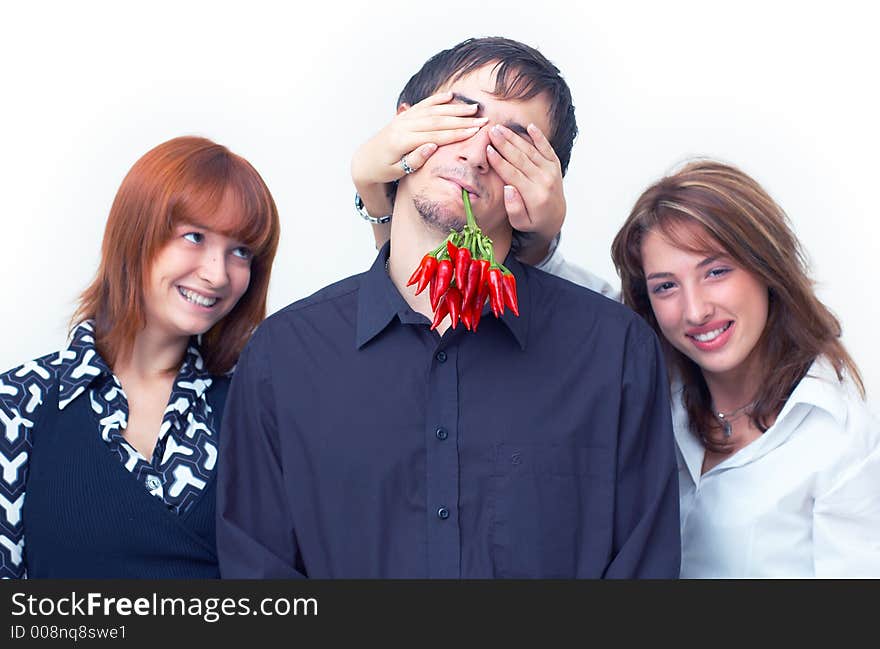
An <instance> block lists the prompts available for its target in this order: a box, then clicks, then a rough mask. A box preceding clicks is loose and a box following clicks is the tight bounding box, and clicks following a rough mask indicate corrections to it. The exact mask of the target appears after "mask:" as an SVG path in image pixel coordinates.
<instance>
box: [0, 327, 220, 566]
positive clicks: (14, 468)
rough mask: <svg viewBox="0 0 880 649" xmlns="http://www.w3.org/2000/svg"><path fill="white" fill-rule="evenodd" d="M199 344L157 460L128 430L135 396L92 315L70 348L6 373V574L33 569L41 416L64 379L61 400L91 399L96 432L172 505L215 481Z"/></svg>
mask: <svg viewBox="0 0 880 649" xmlns="http://www.w3.org/2000/svg"><path fill="white" fill-rule="evenodd" d="M211 382H212V379H211V375H210V374H208V372H207V371H205V368H204V363H203V361H202V357H201V355H200V354H199V350H198V347H197V346H196V345H195V344H191V345H190V346H189V348H188V349H187V352H186V356H185V358H184V361H183V365H182V366H181V368H180V371H179V372H178V374H177V378H176V379H175V381H174V386H173V388H172V389H171V398H170V399H169V401H168V406H167V407H166V408H165V415H164V417H163V419H162V426H161V428H160V429H159V438H158V441H157V442H156V446H155V449H154V450H153V457H152V458H150V459H149V460H148V459H147V458H145V457H144V456H143V455H141V454H140V453H139V452H138V451H137V450H135V449H134V447H132V446H131V445H130V444H129V443H128V442H127V441H125V439H123V437H122V433H123V432H124V430H125V428H126V424H127V421H128V400H127V398H126V396H125V392H123V390H122V386H121V384H120V383H119V379H117V378H116V376H114V374H113V372H112V371H111V370H110V368H109V366H108V365H107V363H106V362H105V361H104V359H102V358H101V356H100V355H99V354H98V352H97V349H96V348H95V340H94V337H93V329H92V326H91V324H90V323H88V322H85V323H82V324H80V325H79V326H78V327H77V328H76V329H75V330H74V331H73V333H72V335H71V340H70V343H69V345H68V346H67V348H66V349H64V350H62V351H60V352H57V353H53V354H48V355H46V356H43V357H41V358H38V359H36V360H34V361H30V362H28V363H25V364H24V365H22V366H21V367H18V368H15V369H12V370H10V371H8V372H6V373H5V374H0V470H2V477H0V577H2V578H21V577H25V576H26V574H25V564H24V561H23V554H24V548H25V538H24V534H23V529H22V520H21V512H22V505H23V504H24V499H25V484H26V482H27V466H28V457H29V454H30V451H31V448H32V439H33V437H32V436H33V435H34V434H38V432H37V431H35V430H34V421H35V420H36V418H37V413H38V411H39V409H40V408H43V407H49V405H50V404H48V403H47V395H48V394H49V392H50V391H51V389H52V388H53V386H54V385H55V384H57V385H58V389H59V398H58V406H57V407H58V408H59V410H64V408H66V407H67V406H68V405H69V404H70V403H71V402H72V401H74V400H75V399H78V398H83V399H88V400H89V404H90V406H91V407H90V411H91V413H92V415H93V416H94V420H95V434H96V435H100V436H101V439H103V440H104V442H105V443H106V444H107V450H108V451H109V452H110V453H112V454H113V455H114V456H115V457H117V458H118V460H119V461H120V462H121V463H122V464H123V465H124V466H125V468H126V469H128V471H129V472H131V474H132V477H133V478H134V479H136V480H138V481H139V482H140V483H141V484H143V486H144V488H145V489H146V490H147V491H149V492H150V493H151V494H152V495H154V496H156V497H157V498H161V499H162V500H163V501H164V502H165V504H166V505H167V507H168V508H169V509H171V510H172V511H174V512H176V513H178V514H183V513H184V512H186V511H187V510H188V509H189V507H191V506H192V505H193V503H195V502H196V501H197V500H198V498H199V496H200V495H201V492H202V490H203V489H204V488H205V486H206V485H207V484H208V482H209V480H210V478H211V475H212V474H213V472H214V470H215V467H216V463H217V439H216V435H215V434H214V431H213V430H212V425H213V421H214V418H213V417H212V416H211V407H210V406H209V405H208V402H207V399H206V398H205V392H206V390H207V389H208V388H209V387H210V386H211Z"/></svg>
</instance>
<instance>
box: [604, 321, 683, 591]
mask: <svg viewBox="0 0 880 649" xmlns="http://www.w3.org/2000/svg"><path fill="white" fill-rule="evenodd" d="M624 354H625V357H624V372H623V386H622V395H621V405H620V418H619V422H620V428H619V431H618V446H617V477H616V480H617V484H616V490H615V492H616V498H615V509H614V558H613V559H612V561H611V563H610V564H609V565H608V568H607V569H606V571H605V577H608V578H618V579H634V578H647V579H677V578H678V575H679V569H680V563H681V538H680V534H681V533H680V526H679V512H678V470H677V467H676V462H675V447H674V444H675V442H674V438H673V434H672V418H671V414H670V407H669V386H668V378H667V374H666V366H665V364H664V362H663V355H662V351H661V348H660V343H659V342H658V340H657V337H656V336H655V335H654V334H653V332H651V330H650V329H649V328H648V327H647V326H646V325H644V324H643V323H641V322H633V323H632V324H631V325H630V330H629V332H628V335H627V342H626V348H625V351H624Z"/></svg>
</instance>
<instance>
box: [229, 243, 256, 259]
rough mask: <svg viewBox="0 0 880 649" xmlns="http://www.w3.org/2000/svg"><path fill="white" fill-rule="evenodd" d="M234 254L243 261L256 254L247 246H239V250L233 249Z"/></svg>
mask: <svg viewBox="0 0 880 649" xmlns="http://www.w3.org/2000/svg"><path fill="white" fill-rule="evenodd" d="M232 254H233V255H235V256H236V257H239V258H241V259H250V258H251V257H253V256H254V253H253V252H251V249H250V248H247V247H245V246H239V247H238V248H235V249H233V251H232Z"/></svg>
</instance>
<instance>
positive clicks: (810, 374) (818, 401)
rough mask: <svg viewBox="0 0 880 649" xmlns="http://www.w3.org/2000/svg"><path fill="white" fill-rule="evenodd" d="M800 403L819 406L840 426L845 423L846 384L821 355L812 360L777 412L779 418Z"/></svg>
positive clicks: (782, 417)
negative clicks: (780, 409)
mask: <svg viewBox="0 0 880 649" xmlns="http://www.w3.org/2000/svg"><path fill="white" fill-rule="evenodd" d="M801 403H802V404H805V405H807V406H815V407H816V408H821V409H822V410H824V411H825V412H827V413H828V414H829V415H831V416H832V417H833V418H834V421H835V422H837V424H838V425H840V426H844V425H845V424H846V413H847V395H846V384H845V382H843V381H841V380H840V379H839V378H838V377H837V372H836V371H835V369H834V366H833V365H832V364H831V362H830V361H829V360H828V359H827V358H826V357H824V356H822V357H820V358H817V359H816V360H815V361H813V364H812V365H811V366H810V369H809V370H807V373H806V375H805V376H804V378H802V379H801V380H800V383H798V384H797V386H796V387H795V389H794V391H793V392H792V393H791V396H790V397H789V398H788V401H787V402H786V404H785V406H784V407H783V409H782V411H781V412H780V413H779V420H780V421H781V420H782V419H784V418H785V417H786V415H787V414H788V413H789V412H790V411H791V410H792V409H794V407H795V406H797V405H798V404H801Z"/></svg>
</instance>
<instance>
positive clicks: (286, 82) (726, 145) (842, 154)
mask: <svg viewBox="0 0 880 649" xmlns="http://www.w3.org/2000/svg"><path fill="white" fill-rule="evenodd" d="M870 4H871V3H862V2H850V1H838V2H835V3H833V5H829V4H828V3H822V5H820V6H814V5H811V4H808V3H804V2H772V3H771V2H766V1H764V2H754V1H752V0H747V1H743V0H741V1H740V2H737V3H708V2H705V1H686V0H666V1H664V2H626V1H622V2H616V3H609V2H607V1H605V2H584V3H582V4H580V5H575V3H573V2H558V1H555V0H542V1H541V2H534V3H527V2H525V1H523V0H508V1H505V2H485V1H484V2H480V3H476V2H461V1H459V0H446V1H444V2H442V3H440V2H432V3H425V2H417V1H415V0H410V1H409V2H400V1H397V2H395V1H374V2H372V3H369V4H368V3H338V2H323V3H301V4H297V5H296V7H297V8H296V9H295V8H294V5H293V3H286V2H284V3H282V2H259V1H256V2H255V1H251V2H249V3H243V2H236V3H231V2H212V3H195V2H192V3H187V2H182V1H181V0H178V1H177V2H167V1H164V0H153V1H152V2H150V3H120V2H84V1H80V2H76V3H63V4H62V3H57V4H52V3H46V2H43V3H29V4H27V5H25V3H17V6H16V7H15V8H13V9H9V8H4V11H3V23H4V29H3V32H4V33H3V38H2V40H0V60H2V61H3V85H2V97H3V99H2V101H0V129H2V139H0V146H2V155H0V178H2V183H3V185H2V190H3V198H4V203H5V205H4V207H3V209H2V212H0V213H2V217H0V218H2V229H0V232H2V241H3V244H4V246H3V250H4V254H3V255H2V256H0V273H2V277H3V287H4V289H3V296H2V300H0V340H2V341H3V342H2V345H0V371H2V370H5V369H7V368H10V367H12V366H13V365H15V364H17V363H20V362H23V361H24V360H26V359H29V358H31V357H35V356H38V355H41V354H44V353H47V352H49V351H52V350H54V349H57V348H59V347H60V346H61V345H62V344H63V343H64V340H65V325H66V322H67V319H68V318H69V316H70V314H71V312H72V309H73V305H74V301H75V299H76V296H77V294H78V293H79V291H81V290H82V289H83V287H84V286H85V285H86V284H87V283H88V281H89V280H90V278H91V276H92V274H93V273H94V271H95V269H96V265H97V260H98V253H99V248H100V241H101V236H102V232H103V225H104V220H105V219H106V215H107V212H108V210H109V207H110V204H111V202H112V200H113V196H114V194H115V192H116V189H117V188H118V186H119V183H120V181H121V180H122V178H123V176H124V175H125V173H126V172H127V170H128V169H129V167H130V166H131V165H132V164H133V163H134V161H135V160H136V159H137V158H138V157H139V156H140V155H142V154H143V153H145V152H146V151H147V150H148V149H150V148H152V147H153V146H154V145H156V144H158V143H159V142H162V141H164V140H166V139H169V138H171V137H174V136H177V135H183V134H197V135H204V136H207V137H210V138H212V139H214V140H216V141H218V142H220V143H222V144H225V145H227V146H229V147H230V148H231V149H232V150H233V151H235V152H237V153H239V154H241V155H243V156H244V157H246V158H248V159H249V160H250V161H251V162H252V163H253V164H254V166H255V167H256V168H257V169H258V170H259V171H260V172H261V174H262V175H263V177H264V178H265V180H266V182H267V183H268V185H269V187H270V189H271V190H272V192H273V194H274V196H275V199H276V201H277V203H278V207H279V210H280V213H281V217H282V228H283V233H282V240H281V247H280V249H279V254H278V259H277V261H276V264H275V270H274V276H273V283H272V288H271V293H270V311H275V310H277V309H278V308H280V307H282V306H284V305H286V304H288V303H289V302H291V301H293V300H295V299H298V298H302V297H305V296H306V295H309V294H310V293H312V292H313V291H315V290H317V289H319V288H320V287H322V286H324V285H326V284H329V283H331V282H333V281H335V280H337V279H340V278H342V277H344V276H347V275H350V274H353V273H357V272H360V271H361V270H364V269H365V268H367V266H368V265H369V264H370V262H371V260H372V258H373V256H374V251H373V248H372V237H371V235H370V232H369V226H368V225H367V224H365V223H363V222H361V221H359V220H358V218H357V217H356V216H355V214H354V212H353V209H352V198H353V189H352V187H351V183H350V179H349V173H348V164H349V160H350V156H351V153H352V152H353V150H354V148H355V147H356V146H357V145H358V144H359V143H360V142H361V141H363V140H364V139H366V138H367V137H368V136H369V135H370V134H372V133H373V132H374V131H376V130H378V129H379V128H380V127H381V126H382V125H383V124H384V123H385V122H386V121H387V120H388V119H390V117H391V116H392V114H393V110H394V102H395V99H396V97H397V94H398V92H399V90H400V89H401V88H402V86H403V84H404V83H405V82H406V81H407V79H408V78H409V77H410V75H411V74H412V73H413V72H415V71H416V70H417V69H418V67H419V66H420V65H421V64H422V62H424V60H426V59H427V58H428V57H429V56H431V55H432V54H434V53H435V52H437V51H439V50H440V49H444V48H446V47H449V46H451V45H453V44H455V43H457V42H458V41H460V40H463V39H464V38H467V37H469V36H494V35H503V36H509V37H511V38H516V39H518V40H521V41H523V42H526V43H528V44H530V45H533V46H536V47H538V48H539V49H541V51H542V52H544V54H545V55H547V57H548V58H550V59H551V60H552V61H553V62H554V63H556V64H557V65H558V66H559V68H560V69H561V70H562V72H563V75H564V76H565V77H566V79H567V80H568V82H569V85H570V86H571V88H572V92H573V94H574V100H575V106H576V108H577V117H578V122H579V125H580V130H581V134H580V136H579V138H578V140H577V141H576V143H575V148H574V152H573V155H572V162H571V166H570V168H569V173H568V176H567V178H566V192H567V197H568V206H569V211H568V217H567V220H566V223H565V228H564V238H563V244H562V246H563V250H564V252H565V255H566V257H567V258H568V259H569V260H571V261H574V262H576V263H578V264H580V265H583V266H585V267H588V268H589V269H591V270H592V271H594V272H596V273H598V274H599V275H602V276H604V277H605V278H606V279H607V280H609V281H611V282H612V283H613V284H618V280H617V277H616V275H615V273H614V270H613V267H612V265H611V262H610V260H609V254H608V250H609V246H610V244H611V240H612V238H613V236H614V234H615V232H616V231H617V229H618V227H619V226H620V224H621V223H622V221H623V219H624V218H625V217H626V215H627V214H628V212H629V209H630V207H631V206H632V203H633V202H634V200H635V199H636V197H637V196H638V194H639V193H640V192H641V191H642V190H643V189H644V188H645V187H646V186H647V185H648V184H649V183H650V182H652V181H653V180H655V179H656V178H658V177H659V176H660V175H662V174H663V173H664V172H666V171H667V170H668V169H669V168H670V167H671V166H673V165H674V164H675V163H677V162H680V161H681V160H682V159H684V158H686V157H689V156H694V155H710V156H714V157H718V158H721V159H722V160H726V161H728V162H732V163H734V164H737V165H739V166H740V167H742V168H743V169H744V170H745V171H747V172H749V173H751V174H752V175H754V176H755V177H756V178H757V179H758V180H759V181H760V182H762V183H763V184H764V186H765V187H766V188H767V189H768V190H769V191H770V193H771V194H772V195H773V196H774V197H775V198H776V199H777V201H778V202H779V203H780V204H781V205H782V206H783V207H784V208H785V210H786V211H787V212H788V214H789V216H790V217H791V219H792V221H793V223H794V225H795V228H796V230H797V232H798V233H799V235H800V237H801V239H802V241H803V242H804V244H805V246H806V249H807V251H808V253H809V255H810V260H811V263H812V268H813V275H814V277H815V278H816V280H817V283H818V291H819V293H820V295H821V297H822V299H823V300H825V302H826V303H827V304H828V305H829V306H830V307H831V308H832V309H833V310H834V311H835V312H836V313H837V314H838V316H839V317H840V319H841V320H842V322H843V325H844V340H845V342H846V343H847V344H848V346H849V348H850V350H851V351H852V353H853V355H854V356H855V358H856V361H857V362H858V363H859V365H860V366H861V368H862V370H863V372H864V375H865V378H866V380H867V386H868V390H869V397H870V401H871V403H872V406H873V407H874V409H875V410H878V404H880V397H878V396H877V395H878V393H880V352H878V351H877V348H876V347H875V346H874V345H873V335H874V331H873V329H874V323H875V322H877V321H878V320H880V308H878V305H877V300H876V299H875V297H874V295H873V289H872V286H873V282H874V273H873V270H874V267H875V262H876V258H877V256H878V253H880V245H878V242H880V236H878V235H880V225H878V220H880V219H878V218H877V209H876V201H875V195H876V192H875V188H876V187H877V181H876V176H877V172H878V170H880V169H878V165H877V162H876V161H877V151H878V150H880V136H878V131H880V129H878V126H877V121H878V115H880V100H878V95H880V92H878V83H877V64H878V62H880V46H878V44H877V43H878V39H876V37H875V34H874V33H873V31H874V26H875V25H876V24H877V22H876V20H875V18H874V16H870V15H868V14H867V13H866V11H867V7H868V6H870Z"/></svg>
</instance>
